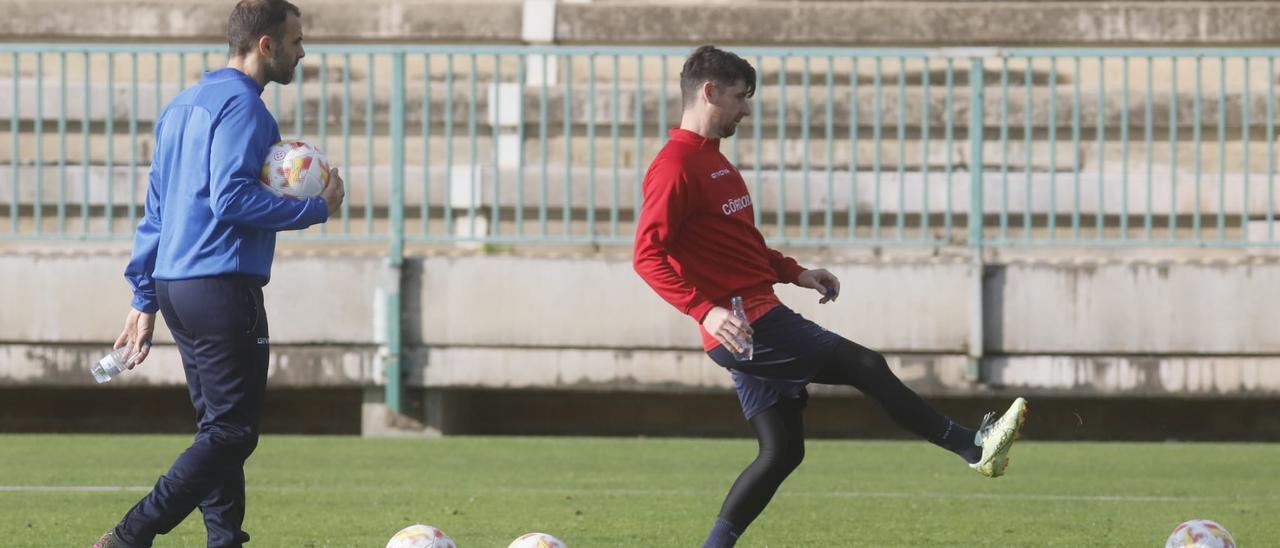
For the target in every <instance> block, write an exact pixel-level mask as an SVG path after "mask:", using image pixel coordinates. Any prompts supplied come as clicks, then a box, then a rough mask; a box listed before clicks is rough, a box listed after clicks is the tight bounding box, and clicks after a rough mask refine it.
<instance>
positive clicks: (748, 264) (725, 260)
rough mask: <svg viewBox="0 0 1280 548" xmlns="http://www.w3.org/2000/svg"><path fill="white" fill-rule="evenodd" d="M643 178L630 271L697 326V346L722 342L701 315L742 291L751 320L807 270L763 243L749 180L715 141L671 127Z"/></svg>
mask: <svg viewBox="0 0 1280 548" xmlns="http://www.w3.org/2000/svg"><path fill="white" fill-rule="evenodd" d="M670 136H671V139H670V140H669V141H667V144H666V145H665V146H664V147H662V151H661V152H659V153H658V156H657V157H656V158H654V160H653V164H652V165H650V166H649V171H648V173H647V174H645V178H644V206H643V209H642V210H641V212H640V221H639V225H638V226H637V227H636V243H635V252H634V255H633V257H632V262H633V265H634V266H635V269H636V272H637V273H638V274H640V277H641V278H644V281H645V282H646V283H648V284H649V287H652V288H653V290H654V291H656V292H657V293H658V295H660V296H661V297H662V298H663V299H666V301H667V302H669V303H671V305H672V306H674V307H676V308H677V309H679V310H680V311H681V312H683V313H685V314H688V315H689V316H691V317H692V318H693V319H694V320H695V321H697V322H698V323H699V330H700V331H701V333H702V343H703V347H704V348H705V349H707V350H710V349H712V348H715V347H716V346H718V345H719V344H720V343H719V342H718V341H716V340H715V338H713V337H712V336H711V335H710V334H708V333H707V332H706V330H705V329H702V328H701V323H702V319H703V318H704V317H705V316H706V315H707V312H708V311H710V310H711V308H712V307H714V306H722V307H726V308H728V307H729V301H730V299H731V298H732V297H733V296H735V295H738V296H741V297H742V300H743V304H744V307H745V308H746V313H747V319H748V320H749V321H755V320H756V319H757V318H759V317H760V316H762V315H764V313H765V312H768V311H769V310H770V309H772V308H773V307H774V306H776V305H778V304H779V302H780V301H779V300H778V297H777V295H775V294H774V292H773V284H776V283H793V282H795V281H796V278H797V277H798V276H799V275H800V273H801V272H804V271H805V268H804V267H802V266H800V265H799V264H798V263H797V262H796V261H795V259H792V258H791V257H787V256H785V255H783V254H781V253H779V252H778V251H776V250H773V249H770V248H769V247H768V246H767V245H765V241H764V236H762V235H761V234H760V231H759V230H757V229H756V225H755V210H754V209H753V208H752V204H751V194H749V193H748V192H747V183H746V181H743V180H742V175H741V174H740V173H738V170H737V168H735V167H734V166H733V164H731V163H730V162H729V159H728V158H725V157H724V155H723V154H721V153H720V140H719V139H706V138H704V137H702V136H700V135H698V134H697V133H694V132H692V131H687V130H683V129H673V130H671V132H670Z"/></svg>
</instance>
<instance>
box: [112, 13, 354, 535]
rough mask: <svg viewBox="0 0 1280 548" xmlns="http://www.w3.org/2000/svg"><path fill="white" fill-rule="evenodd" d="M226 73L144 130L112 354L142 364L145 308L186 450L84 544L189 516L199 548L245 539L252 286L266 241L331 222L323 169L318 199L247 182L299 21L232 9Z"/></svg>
mask: <svg viewBox="0 0 1280 548" xmlns="http://www.w3.org/2000/svg"><path fill="white" fill-rule="evenodd" d="M227 41H228V43H229V45H230V51H229V59H228V62H227V66H226V68H223V69H220V70H215V71H210V72H207V73H205V75H204V78H203V79H202V80H200V82H199V83H197V84H196V85H194V86H192V87H191V88H188V89H186V90H184V91H183V92H182V93H180V94H179V95H178V96H177V98H175V99H174V100H173V102H171V103H169V105H168V106H167V107H165V109H164V112H163V113H162V114H161V115H160V118H159V120H158V121H157V122H156V147H155V155H154V157H153V158H152V162H151V174H150V184H149V185H148V190H147V199H146V215H145V217H144V218H143V220H142V222H141V223H140V224H139V225H138V232H137V234H136V236H135V238H134V244H133V258H132V260H130V261H129V265H128V267H127V268H126V269H125V278H127V279H128V280H129V283H130V284H131V285H132V286H133V302H132V309H131V310H130V311H129V315H128V318H127V319H126V320H125V327H124V331H123V332H122V333H121V334H120V338H119V339H118V340H116V343H115V346H116V348H119V347H121V346H125V345H129V346H130V347H131V349H132V351H133V352H137V353H138V357H136V358H134V360H133V362H132V363H133V364H134V365H136V364H138V363H141V362H142V360H144V359H146V357H147V354H148V351H149V349H150V346H151V335H152V331H153V328H154V324H155V313H156V311H157V310H159V311H160V313H161V314H163V315H164V320H165V323H166V324H167V325H168V326H169V331H170V332H171V333H172V334H173V339H174V341H175V342H176V343H177V345H178V350H179V352H180V354H181V356H182V366H183V368H184V369H185V371H186V377H187V387H188V389H189V391H190V394H191V403H192V405H193V406H194V407H195V410H196V415H197V418H198V424H197V432H196V437H195V440H194V442H192V444H191V447H190V448H188V449H187V450H186V451H185V452H183V453H182V455H180V456H179V457H178V459H177V461H176V462H174V463H173V466H172V467H171V468H169V471H168V472H166V473H165V474H164V475H163V476H161V477H160V479H159V480H157V481H156V484H155V487H153V488H152V490H151V492H150V493H148V494H147V495H146V497H144V498H143V499H142V500H141V501H139V502H138V503H137V504H136V505H135V506H134V507H133V508H132V509H130V510H129V512H128V513H127V514H125V516H124V519H123V520H121V521H120V523H119V524H118V525H116V526H115V527H114V528H113V529H112V530H111V531H108V532H107V533H106V534H104V535H103V536H102V538H100V539H99V540H98V542H97V543H96V544H95V545H94V546H95V547H97V548H110V547H147V546H151V543H152V542H153V541H154V539H155V537H156V535H162V534H165V533H168V532H169V531H170V530H172V529H173V528H174V527H175V526H177V525H178V524H179V523H181V522H182V521H183V520H184V519H185V518H186V517H187V515H189V514H190V513H191V512H192V510H195V509H196V508H199V509H200V511H201V512H202V513H203V514H204V523H205V528H206V529H207V530H208V535H209V536H208V545H209V546H210V547H215V546H216V547H224V546H237V547H238V546H241V545H242V544H244V543H245V542H248V540H249V535H248V533H245V532H244V531H243V529H242V528H241V526H242V524H243V522H244V514H245V490H244V462H245V460H246V459H247V458H248V457H249V455H250V454H251V453H252V452H253V450H254V448H255V447H256V446H257V444H258V427H259V424H260V422H261V418H262V408H263V397H264V394H265V392H266V385H267V358H268V352H269V346H268V345H269V335H268V333H267V316H266V312H265V311H264V310H263V302H262V286H263V285H265V284H266V283H267V280H268V278H269V277H270V275H271V261H272V256H273V255H274V253H275V243H276V232H277V231H281V230H297V229H301V228H305V227H308V226H311V225H314V224H317V223H323V222H325V221H326V220H327V219H328V218H329V217H330V216H331V215H333V214H334V213H336V212H337V211H338V208H339V206H340V205H341V204H342V199H343V195H344V192H343V183H342V179H341V178H340V177H338V174H337V170H336V169H335V170H333V172H331V174H330V178H329V184H328V186H327V187H326V188H325V189H324V191H323V192H322V193H321V194H320V196H316V197H312V198H304V199H295V198H289V197H281V196H276V195H275V194H273V193H271V192H270V191H268V190H267V189H266V187H265V186H263V185H262V184H261V183H260V182H258V174H259V172H260V170H261V167H262V165H263V162H264V161H265V159H266V154H267V150H268V149H269V148H270V147H271V145H272V144H274V143H276V142H277V141H279V140H280V130H279V128H278V127H277V125H276V122H275V119H274V118H273V117H272V115H271V113H270V112H268V110H267V107H266V105H265V104H264V103H263V102H262V98H261V94H262V89H263V87H264V86H266V85H267V83H269V82H278V83H280V84H288V83H289V81H290V80H292V79H293V74H294V69H295V67H296V66H297V64H298V60H299V59H302V56H303V48H302V23H301V12H300V11H299V10H298V8H297V6H294V5H293V4H290V3H289V2H287V1H285V0H241V1H240V3H238V4H237V5H236V7H235V9H234V10H233V11H232V13H231V18H230V21H229V23H228V26H227Z"/></svg>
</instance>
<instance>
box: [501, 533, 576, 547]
mask: <svg viewBox="0 0 1280 548" xmlns="http://www.w3.org/2000/svg"><path fill="white" fill-rule="evenodd" d="M507 548H568V546H567V545H566V544H565V543H564V541H562V540H560V539H558V538H556V537H553V536H551V535H548V534H546V533H525V534H523V535H520V538H517V539H515V540H513V541H511V544H508V545H507Z"/></svg>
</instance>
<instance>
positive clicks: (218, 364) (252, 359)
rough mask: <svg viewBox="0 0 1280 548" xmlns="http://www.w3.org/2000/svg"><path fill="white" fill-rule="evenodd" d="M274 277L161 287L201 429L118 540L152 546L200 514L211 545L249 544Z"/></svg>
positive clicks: (167, 283)
mask: <svg viewBox="0 0 1280 548" xmlns="http://www.w3.org/2000/svg"><path fill="white" fill-rule="evenodd" d="M265 282H266V280H264V279H260V278H256V277H251V276H220V277H216V278H198V279H192V280H175V281H161V280H157V281H156V296H157V298H158V299H157V300H158V301H159V303H160V313H161V314H162V315H163V316H164V321H165V324H166V325H168V327H169V331H170V332H171V333H173V338H174V341H175V342H176V343H177V344H178V350H179V352H180V353H181V355H182V367H183V369H184V370H185V371H186V375H187V388H188V389H189V390H190V392H191V404H192V405H193V406H194V407H195V411H196V418H197V430H196V437H195V441H194V442H192V444H191V447H189V448H187V450H186V451H185V452H183V453H182V454H181V455H179V456H178V459H177V461H175V462H174V463H173V466H172V467H170V468H169V471H168V472H166V473H165V474H164V475H163V476H161V477H160V479H159V480H157V481H156V484H155V487H153V488H152V489H151V492H150V493H148V494H147V496H146V497H144V498H143V499H142V500H141V501H139V502H138V504H136V505H135V506H134V507H133V508H132V509H130V510H129V513H128V514H125V517H124V519H123V520H122V521H121V522H120V524H119V525H117V526H116V529H115V532H116V536H117V538H119V539H120V540H121V541H123V542H125V543H127V544H129V545H131V546H139V547H149V546H151V543H152V542H153V540H154V539H155V537H156V535H162V534H165V533H168V532H169V531H170V530H172V529H173V528H174V527H176V526H177V525H178V524H179V523H182V520H184V519H186V517H187V515H189V514H190V513H191V512H192V510H195V509H196V508H199V509H200V511H201V513H203V514H204V524H205V528H206V529H207V530H208V533H209V543H208V545H209V547H210V548H213V547H219V548H220V547H228V546H230V547H238V546H240V545H242V544H244V543H245V542H248V541H249V535H248V533H245V532H244V531H243V530H242V529H241V525H242V524H243V523H244V512H245V492H244V462H245V459H247V458H249V455H250V454H251V453H253V450H254V448H255V447H257V445H258V428H259V424H260V423H261V420H262V408H263V398H264V396H265V393H266V388H267V358H268V354H269V351H270V341H269V339H268V335H267V315H266V311H265V310H263V303H262V286H263V285H264V284H265Z"/></svg>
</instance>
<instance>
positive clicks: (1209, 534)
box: [1164, 519, 1236, 548]
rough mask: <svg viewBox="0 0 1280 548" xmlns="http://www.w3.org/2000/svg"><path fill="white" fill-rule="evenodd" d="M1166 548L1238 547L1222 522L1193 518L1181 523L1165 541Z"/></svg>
mask: <svg viewBox="0 0 1280 548" xmlns="http://www.w3.org/2000/svg"><path fill="white" fill-rule="evenodd" d="M1164 546H1165V548H1236V539H1234V538H1231V533H1230V532H1228V531H1227V528H1226V527H1223V526H1222V524H1221V523H1218V522H1216V521H1213V520H1208V519H1193V520H1188V521H1184V522H1182V523H1179V524H1178V526H1177V527H1175V528H1174V529H1173V533H1171V534H1170V535H1169V540H1167V541H1165V543H1164Z"/></svg>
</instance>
